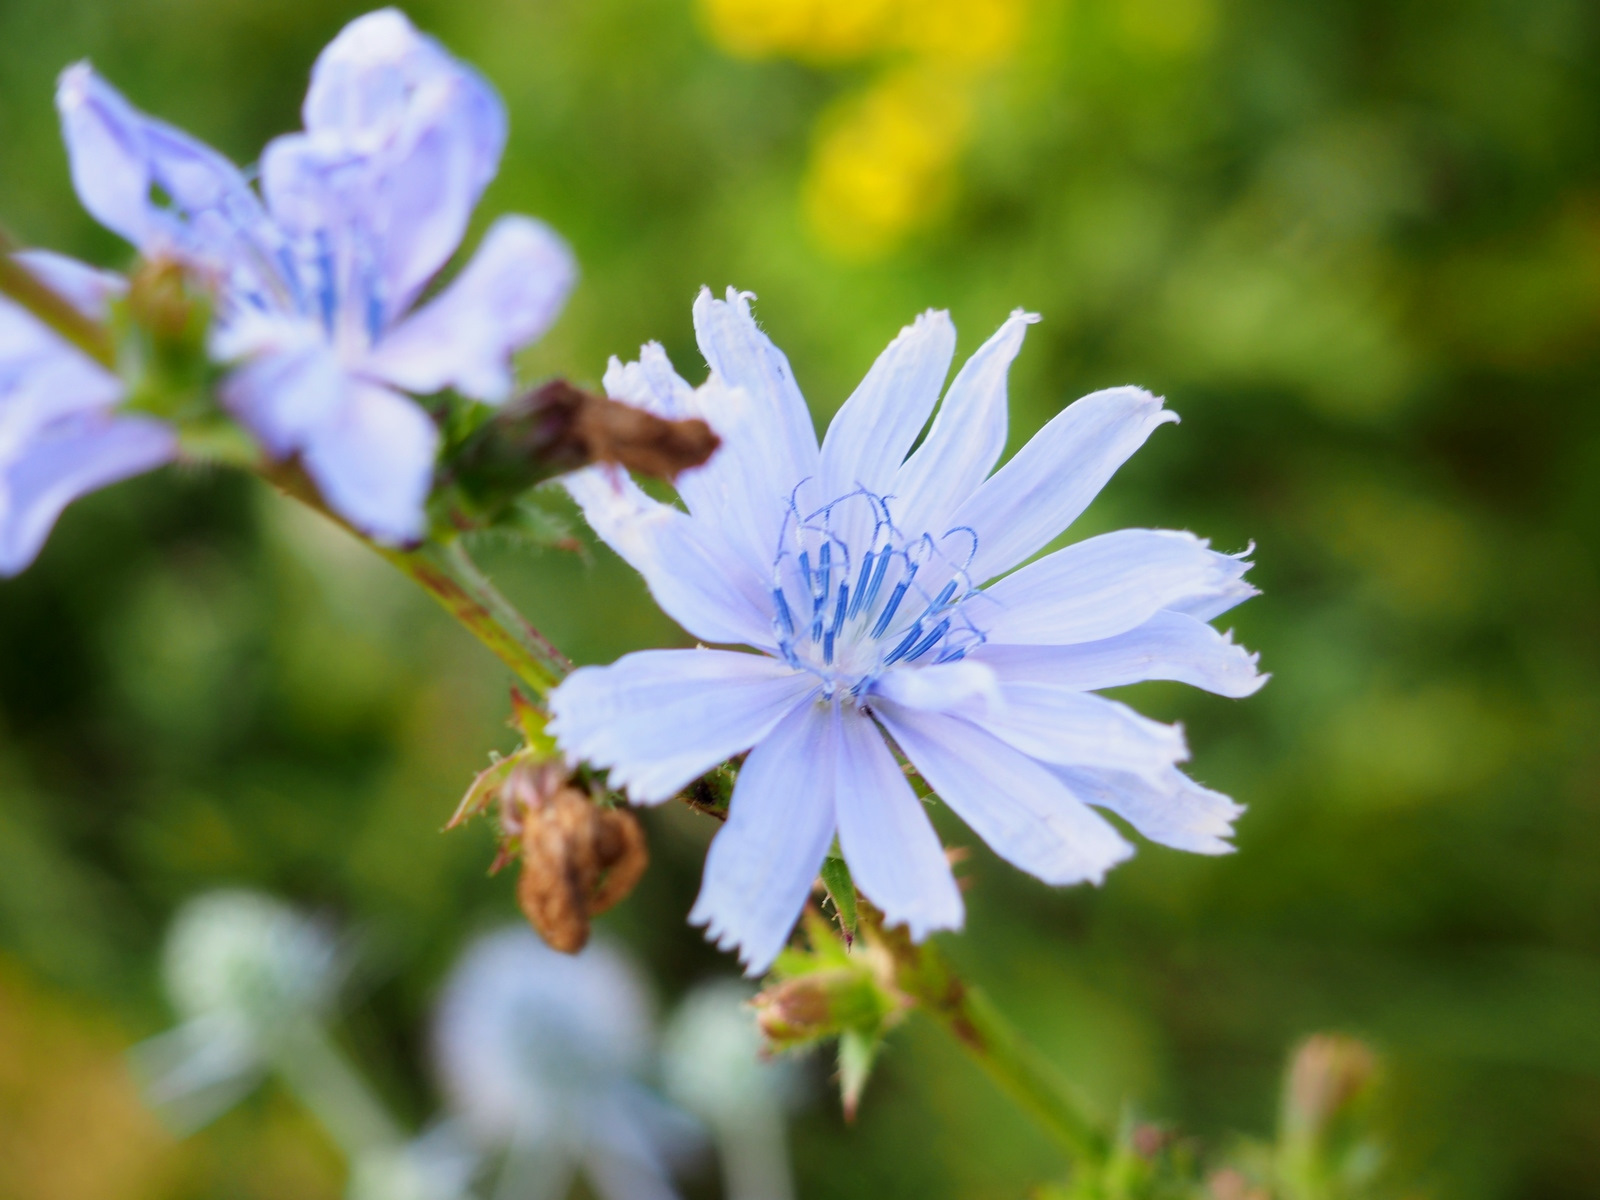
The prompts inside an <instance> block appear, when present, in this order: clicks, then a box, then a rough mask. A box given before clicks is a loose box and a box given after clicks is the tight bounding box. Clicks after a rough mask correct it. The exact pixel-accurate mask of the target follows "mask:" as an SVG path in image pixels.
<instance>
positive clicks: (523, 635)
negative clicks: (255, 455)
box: [255, 462, 572, 697]
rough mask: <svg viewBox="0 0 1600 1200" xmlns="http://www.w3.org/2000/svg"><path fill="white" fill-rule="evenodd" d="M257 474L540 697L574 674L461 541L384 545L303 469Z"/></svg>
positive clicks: (264, 466) (263, 469)
mask: <svg viewBox="0 0 1600 1200" xmlns="http://www.w3.org/2000/svg"><path fill="white" fill-rule="evenodd" d="M255 470H256V473H257V474H259V475H260V476H261V477H262V478H263V479H265V480H266V481H267V482H268V483H270V484H272V485H273V486H274V487H276V488H277V489H278V490H279V491H281V492H283V493H285V494H286V495H289V496H292V497H294V498H295V499H296V500H298V501H300V502H301V503H302V504H304V505H306V506H307V507H308V508H313V509H315V510H316V511H317V512H319V513H321V514H322V515H323V516H325V517H327V518H328V520H330V521H333V522H334V523H335V524H337V525H341V526H343V527H344V528H345V530H346V531H348V532H349V533H350V535H351V536H352V537H356V538H359V539H360V540H361V541H363V542H365V543H366V544H367V545H368V546H370V547H371V548H372V549H373V550H374V551H376V552H377V553H378V554H380V555H382V556H383V557H384V558H385V559H387V560H388V561H389V562H390V563H391V564H392V565H393V566H394V567H395V568H396V569H397V570H399V571H400V572H401V573H402V574H404V575H405V576H406V577H407V578H408V579H410V580H411V581H412V582H414V583H415V584H417V586H418V587H420V588H422V590H423V591H425V592H427V593H428V595H430V596H432V597H433V598H434V600H436V601H438V603H439V605H440V607H442V608H443V609H444V610H445V611H446V612H447V613H449V614H450V615H451V616H452V617H454V618H455V619H456V620H457V621H458V622H460V623H461V625H462V626H463V627H464V628H465V629H466V630H467V631H468V632H469V633H471V634H472V635H473V636H474V637H475V638H477V639H478V640H479V641H480V642H482V643H483V644H484V646H486V647H487V648H488V649H489V651H490V652H491V653H492V654H494V656H495V657H496V658H498V659H499V660H500V661H501V662H503V663H505V665H506V666H508V667H510V668H511V670H512V673H513V674H515V675H516V677H517V678H518V679H520V680H521V681H522V682H523V683H525V684H526V685H527V686H528V687H529V688H530V689H532V691H533V692H534V693H535V694H536V695H538V696H540V697H543V696H545V695H546V694H547V693H548V692H549V691H550V689H551V688H553V687H554V686H555V685H556V684H558V683H559V682H561V680H562V679H563V678H565V677H566V676H567V675H568V674H569V673H570V672H571V671H572V664H571V663H570V662H568V661H567V659H566V657H565V656H564V655H563V654H562V653H561V652H560V651H559V650H557V649H556V648H555V647H554V646H552V645H551V644H550V642H549V640H548V639H547V638H546V637H545V636H544V635H543V634H542V633H540V632H539V631H538V630H537V629H535V628H534V627H533V626H532V625H530V624H529V623H528V622H527V620H526V618H524V617H523V615H522V614H521V613H520V612H518V611H517V608H516V606H515V605H513V604H512V603H511V601H509V600H507V599H506V598H505V597H504V596H502V595H501V594H500V592H499V591H498V590H497V589H496V588H495V586H494V584H492V583H490V582H489V579H488V577H487V576H486V575H484V573H483V572H482V571H480V570H479V569H478V565H477V564H476V563H475V562H473V561H472V556H471V555H469V554H468V553H467V550H466V547H465V546H463V545H462V544H461V542H460V540H459V539H456V540H453V541H451V542H449V543H445V544H441V543H438V542H428V543H425V544H424V545H422V546H421V547H419V548H417V549H415V550H397V549H394V548H393V547H390V546H382V545H379V544H378V543H377V542H375V541H373V540H372V539H371V538H369V537H367V536H366V535H365V534H363V533H361V531H360V530H357V529H354V528H352V527H351V525H350V523H349V522H348V521H345V520H344V519H343V518H341V517H340V516H339V515H338V514H337V513H335V512H333V511H331V510H330V509H329V508H328V506H327V505H326V504H324V503H323V500H322V496H321V494H320V493H318V491H317V488H316V485H315V484H313V483H312V482H311V480H310V479H308V478H307V477H306V474H305V472H304V471H302V470H301V469H300V468H299V467H298V466H297V465H295V464H293V463H272V462H262V463H257V464H256V465H255Z"/></svg>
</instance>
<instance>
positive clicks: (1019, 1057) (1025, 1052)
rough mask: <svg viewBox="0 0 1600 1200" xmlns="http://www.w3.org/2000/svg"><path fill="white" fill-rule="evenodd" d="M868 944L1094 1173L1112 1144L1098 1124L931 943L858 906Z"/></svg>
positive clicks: (900, 984)
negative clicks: (883, 952) (880, 949)
mask: <svg viewBox="0 0 1600 1200" xmlns="http://www.w3.org/2000/svg"><path fill="white" fill-rule="evenodd" d="M862 909H863V912H862V917H863V921H864V922H865V923H866V924H867V925H868V929H869V931H870V933H871V935H872V937H873V940H875V941H877V942H879V943H880V944H881V945H883V946H884V947H885V948H886V949H887V950H888V951H889V953H890V954H891V955H892V956H893V960H894V980H895V986H896V987H897V988H898V989H899V990H900V991H901V992H903V993H904V994H905V995H906V996H908V997H909V998H911V999H912V1000H914V1001H916V1002H917V1004H918V1006H919V1007H921V1009H922V1010H923V1011H924V1012H925V1013H927V1014H928V1016H930V1017H932V1018H933V1019H934V1020H935V1021H936V1022H937V1023H938V1024H939V1026H940V1027H941V1028H943V1029H944V1030H945V1032H947V1033H949V1034H950V1036H951V1037H953V1038H955V1040H956V1041H957V1042H958V1043H959V1044H960V1046H961V1048H962V1049H963V1050H965V1051H966V1052H967V1054H968V1055H970V1056H971V1057H972V1059H973V1061H975V1062H976V1063H977V1064H978V1065H979V1066H980V1067H982V1068H983V1070H984V1073H985V1074H987V1075H988V1076H989V1078H990V1079H991V1080H993V1081H994V1083H995V1084H996V1085H997V1086H998V1087H999V1088H1000V1090H1001V1091H1003V1092H1005V1093H1006V1094H1007V1095H1009V1096H1010V1097H1011V1098H1012V1099H1013V1100H1014V1101H1016V1102H1017V1104H1018V1105H1020V1106H1021V1107H1022V1108H1023V1109H1025V1110H1026V1111H1027V1112H1028V1114H1029V1115H1030V1116H1032V1117H1033V1118H1034V1119H1035V1120H1036V1121H1037V1122H1038V1123H1039V1125H1040V1126H1041V1127H1042V1128H1043V1129H1044V1130H1045V1131H1046V1132H1047V1133H1049V1134H1050V1135H1051V1137H1053V1138H1054V1139H1055V1140H1056V1141H1057V1142H1058V1143H1059V1144H1060V1145H1061V1146H1062V1148H1064V1149H1065V1150H1066V1151H1067V1152H1068V1154H1069V1155H1070V1156H1071V1158H1072V1160H1073V1162H1074V1165H1075V1166H1076V1168H1077V1169H1078V1170H1079V1171H1080V1172H1082V1173H1083V1174H1086V1175H1093V1174H1095V1173H1096V1172H1098V1171H1099V1170H1100V1169H1101V1168H1103V1167H1104V1166H1105V1164H1106V1161H1107V1158H1108V1156H1109V1154H1110V1151H1111V1139H1110V1137H1109V1136H1108V1135H1107V1133H1106V1131H1105V1130H1104V1128H1103V1127H1102V1125H1101V1122H1100V1119H1099V1118H1098V1117H1097V1116H1096V1115H1095V1114H1094V1113H1093V1112H1092V1111H1091V1109H1090V1108H1089V1106H1088V1105H1087V1104H1086V1103H1085V1102H1084V1100H1083V1099H1082V1098H1081V1097H1080V1096H1078V1095H1077V1094H1076V1093H1075V1092H1073V1091H1072V1090H1071V1089H1070V1088H1069V1087H1068V1086H1067V1085H1066V1084H1065V1083H1064V1082H1063V1081H1062V1080H1061V1079H1059V1078H1058V1077H1057V1076H1056V1074H1055V1073H1054V1072H1053V1071H1052V1070H1051V1069H1050V1068H1049V1067H1048V1066H1047V1065H1046V1064H1045V1063H1044V1062H1043V1061H1042V1059H1041V1058H1040V1056H1039V1054H1038V1052H1037V1051H1036V1050H1034V1049H1033V1047H1031V1046H1029V1045H1028V1044H1027V1043H1026V1042H1025V1041H1024V1040H1023V1039H1022V1037H1021V1036H1020V1035H1019V1034H1018V1033H1017V1031H1016V1030H1015V1029H1014V1028H1013V1027H1012V1025H1011V1023H1010V1022H1009V1021H1008V1020H1006V1018H1005V1016H1004V1015H1003V1014H1002V1013H1001V1012H1000V1010H999V1009H998V1008H996V1007H995V1006H994V1004H993V1002H992V1001H990V999H989V998H988V997H987V996H986V995H984V994H983V992H981V991H980V990H978V989H977V988H975V987H973V986H972V985H971V984H969V983H967V982H966V981H965V980H963V979H962V978H961V976H960V975H958V974H957V973H956V970H955V968H954V967H953V966H951V964H950V962H949V960H948V959H946V958H945V956H944V955H943V954H941V953H940V952H939V949H938V947H937V946H935V945H934V944H933V942H932V941H926V942H923V943H921V944H920V945H919V944H917V943H915V942H913V941H912V940H911V937H910V935H909V934H908V933H907V932H906V931H905V929H904V928H895V929H885V928H884V927H883V923H882V917H881V916H880V915H879V914H878V913H876V912H875V911H873V910H871V909H870V908H869V907H868V906H866V905H863V906H862Z"/></svg>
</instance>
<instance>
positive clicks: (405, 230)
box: [302, 9, 506, 320]
mask: <svg viewBox="0 0 1600 1200" xmlns="http://www.w3.org/2000/svg"><path fill="white" fill-rule="evenodd" d="M302 111H303V115H304V117H305V125H306V130H307V132H308V133H310V134H311V135H312V136H313V138H314V139H315V140H316V141H317V142H318V144H319V145H326V146H328V147H329V148H330V150H333V151H337V152H338V154H342V155H348V156H354V157H356V158H358V159H364V160H366V161H365V163H364V164H363V167H364V170H363V171H362V172H360V173H362V174H364V175H365V176H366V179H365V182H364V183H363V186H362V187H361V189H360V191H361V192H362V194H363V196H364V207H365V213H366V217H367V220H368V221H369V222H370V225H371V227H372V228H374V229H377V230H381V231H382V233H383V237H382V244H381V245H380V246H378V247H376V253H377V255H378V258H379V260H380V263H381V271H382V275H383V281H384V287H383V289H382V304H383V310H384V313H385V315H386V317H387V318H388V319H391V320H392V319H393V318H394V317H395V316H396V315H398V314H399V313H400V312H402V311H404V310H405V308H407V307H408V306H409V305H410V303H411V301H412V299H413V298H414V297H415V296H416V293H417V291H418V290H419V289H420V288H421V287H422V286H423V284H425V283H426V282H427V281H428V280H429V279H430V278H432V276H433V275H434V274H435V273H436V272H437V271H438V270H439V268H440V267H441V266H443V265H444V263H445V260H446V259H448V258H449V257H450V255H451V254H452V253H454V251H455V248H456V246H457V245H458V244H460V241H461V236H462V234H463V233H464V232H465V231H466V227H467V221H468V219H469V218H470V217H471V215H472V210H473V208H474V206H475V205H476V204H477V202H478V198H479V196H481V195H482V194H483V189H484V187H485V186H487V184H488V182H489V180H490V179H492V178H493V177H494V173H495V170H496V168H497V167H498V166H499V162H500V154H501V151H502V150H503V149H504V147H505V140H506V117H505V109H504V107H503V106H502V105H501V103H500V99H499V97H498V96H496V95H495V92H494V89H493V88H492V87H490V85H489V84H488V83H487V82H486V81H485V80H484V79H483V78H482V76H480V75H479V74H478V73H477V72H476V71H473V70H472V69H470V68H469V67H467V66H465V65H464V64H462V63H460V62H458V61H457V60H455V59H454V58H452V57H451V56H450V55H449V54H448V53H446V52H445V50H444V49H443V48H442V47H441V46H440V45H439V44H438V43H437V42H435V41H434V40H433V39H432V38H429V37H424V36H423V35H422V34H420V33H418V32H417V31H416V29H415V28H414V27H413V26H412V25H411V23H410V22H409V21H407V20H406V18H405V17H404V16H402V15H401V14H400V13H399V12H398V11H397V10H395V9H382V10H380V11H378V12H375V13H369V14H367V15H366V16H364V17H358V18H357V19H356V20H354V21H352V22H350V24H348V25H346V26H345V28H344V29H343V30H342V31H341V32H340V33H339V35H338V36H337V37H335V38H334V39H333V41H332V42H330V43H329V44H328V46H327V47H326V48H325V49H324V50H323V52H322V53H321V54H320V55H319V56H318V58H317V62H316V65H315V66H314V67H313V68H312V72H311V87H310V89H309V90H308V91H307V93H306V99H305V105H304V107H303V110H302ZM338 154H333V155H330V157H337V156H338Z"/></svg>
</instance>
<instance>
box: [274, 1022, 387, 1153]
mask: <svg viewBox="0 0 1600 1200" xmlns="http://www.w3.org/2000/svg"><path fill="white" fill-rule="evenodd" d="M273 1065H274V1066H275V1067H276V1068H277V1071H278V1073H279V1075H280V1076H281V1077H282V1079H283V1081H284V1082H285V1083H286V1084H288V1085H289V1087H290V1089H291V1090H292V1091H293V1092H294V1093H295V1095H296V1096H298V1097H299V1098H300V1100H301V1102H302V1103H303V1104H305V1106H306V1107H307V1108H309V1109H310V1110H311V1111H312V1113H313V1114H314V1115H315V1116H316V1118H317V1120H318V1121H320V1122H321V1123H322V1127H323V1128H324V1129H326V1130H327V1131H328V1134H329V1136H331V1137H332V1138H333V1140H334V1142H335V1143H336V1144H337V1145H338V1147H339V1149H340V1150H341V1151H343V1152H344V1155H345V1157H346V1158H347V1159H349V1160H350V1161H351V1162H354V1161H355V1160H356V1159H358V1158H360V1157H361V1156H362V1155H363V1154H365V1153H367V1152H368V1151H371V1150H376V1149H379V1148H380V1147H383V1146H398V1145H400V1144H401V1142H402V1141H403V1140H404V1137H403V1135H402V1134H401V1132H400V1128H399V1126H397V1125H396V1124H395V1122H394V1119H393V1118H392V1117H390V1115H389V1113H388V1111H387V1110H385V1108H384V1107H383V1105H382V1104H380V1103H379V1102H378V1100H377V1098H376V1097H375V1096H373V1094H372V1092H371V1090H370V1089H369V1088H368V1087H367V1084H366V1081H365V1080H363V1079H362V1078H361V1076H360V1075H358V1074H357V1073H356V1072H355V1070H354V1069H353V1068H352V1067H351V1066H350V1064H349V1063H348V1062H347V1061H345V1057H344V1055H343V1054H341V1053H340V1052H339V1048H338V1047H337V1046H335V1045H334V1044H333V1040H332V1039H331V1038H329V1036H328V1034H327V1031H326V1030H324V1029H323V1028H322V1027H321V1026H320V1025H318V1024H317V1023H316V1022H314V1021H307V1022H306V1023H305V1024H304V1025H303V1026H301V1027H299V1028H297V1029H295V1030H294V1031H293V1032H292V1034H291V1035H290V1036H289V1037H287V1038H286V1039H285V1043H284V1045H283V1046H281V1047H280V1048H279V1052H278V1053H277V1054H276V1055H275V1056H274V1058H273Z"/></svg>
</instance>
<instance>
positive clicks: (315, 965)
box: [132, 891, 343, 1132]
mask: <svg viewBox="0 0 1600 1200" xmlns="http://www.w3.org/2000/svg"><path fill="white" fill-rule="evenodd" d="M342 973H343V964H342V962H341V959H340V955H339V953H338V947H337V946H336V944H335V942H334V940H333V938H332V937H331V936H330V935H329V933H328V931H327V930H326V929H324V928H323V927H322V926H321V925H318V924H317V923H315V922H313V921H311V920H308V919H307V918H305V917H303V916H301V915H300V914H299V913H297V912H295V911H294V910H293V909H292V908H289V907H288V906H286V905H284V904H282V903H280V902H278V901H277V900H274V899H272V898H271V897H270V896H263V895H259V894H257V893H255V892H245V891H219V892H210V893H207V894H205V895H203V896H199V897H196V898H195V899H194V900H191V901H190V902H189V903H188V904H186V905H185V906H184V907H183V908H182V909H181V910H180V911H179V913H178V915H177V916H176V917H175V918H174V919H173V922H172V927H171V928H170V929H169V930H168V933H167V942H166V951H165V958H164V961H163V974H164V976H165V982H166V986H167V993H168V995H169V997H170V998H171V1000H172V1004H173V1007H174V1008H176V1009H177V1011H178V1013H179V1015H180V1016H182V1017H183V1018H184V1023H183V1024H182V1025H180V1026H179V1027H178V1028H176V1029H174V1030H173V1031H172V1032H170V1033H166V1034H163V1035H161V1036H160V1037H157V1038H153V1039H151V1040H150V1041H147V1042H144V1043H142V1044H141V1045H139V1046H137V1047H135V1048H134V1050H133V1053H132V1061H133V1066H134V1070H135V1073H136V1074H137V1075H138V1076H139V1077H140V1079H141V1081H142V1083H143V1087H144V1093H145V1098H146V1099H147V1101H148V1102H149V1103H150V1105H151V1106H152V1107H153V1108H154V1109H155V1110H156V1111H157V1112H158V1113H160V1114H161V1115H162V1116H163V1118H164V1119H165V1120H166V1121H167V1123H168V1124H169V1125H171V1126H172V1127H174V1128H175V1129H177V1130H178V1131H180V1132H188V1131H190V1130H193V1129H197V1128H199V1127H200V1126H202V1125H204V1124H206V1123H207V1122H209V1121H211V1120H212V1119H213V1118H214V1117H216V1116H218V1115H219V1114H220V1113H222V1112H223V1111H225V1110H226V1109H227V1108H229V1107H231V1106H232V1105H233V1104H234V1102H235V1101H237V1100H238V1099H239V1098H240V1097H242V1096H243V1095H244V1094H245V1093H246V1092H248V1091H249V1090H250V1089H251V1088H253V1087H254V1086H255V1085H256V1084H257V1083H258V1082H259V1081H260V1079H261V1076H262V1075H263V1073H264V1072H265V1071H266V1069H267V1067H268V1066H269V1065H272V1064H273V1062H274V1060H275V1059H279V1058H281V1057H282V1054H283V1051H284V1050H285V1048H286V1047H288V1046H291V1045H292V1046H294V1047H296V1048H297V1049H301V1048H303V1045H302V1043H303V1042H304V1035H305V1033H306V1030H307V1028H308V1027H311V1026H314V1024H315V1023H316V1022H317V1021H318V1020H319V1019H320V1018H321V1016H322V1015H323V1014H324V1013H325V1012H326V1010H327V1009H328V1008H329V1007H330V1005H331V1004H332V1002H333V999H334V996H335V993H336V992H337V988H338V983H339V980H340V978H341V976H342Z"/></svg>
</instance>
